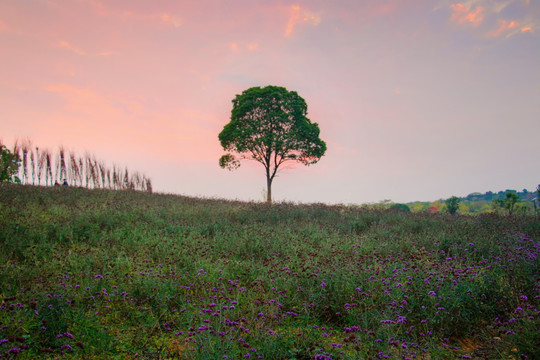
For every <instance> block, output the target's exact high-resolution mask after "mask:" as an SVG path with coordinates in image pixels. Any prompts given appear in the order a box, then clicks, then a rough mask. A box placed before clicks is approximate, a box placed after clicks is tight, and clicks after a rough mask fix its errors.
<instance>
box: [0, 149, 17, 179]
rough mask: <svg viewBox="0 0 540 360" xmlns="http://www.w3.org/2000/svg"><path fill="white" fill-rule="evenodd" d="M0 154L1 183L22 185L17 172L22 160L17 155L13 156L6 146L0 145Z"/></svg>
mask: <svg viewBox="0 0 540 360" xmlns="http://www.w3.org/2000/svg"><path fill="white" fill-rule="evenodd" d="M0 152H1V157H0V183H10V182H15V183H20V182H21V180H20V179H19V178H18V177H17V172H18V171H19V162H20V161H21V159H19V157H18V156H17V155H16V154H12V153H11V152H10V151H9V150H8V149H7V148H6V147H5V146H4V145H0Z"/></svg>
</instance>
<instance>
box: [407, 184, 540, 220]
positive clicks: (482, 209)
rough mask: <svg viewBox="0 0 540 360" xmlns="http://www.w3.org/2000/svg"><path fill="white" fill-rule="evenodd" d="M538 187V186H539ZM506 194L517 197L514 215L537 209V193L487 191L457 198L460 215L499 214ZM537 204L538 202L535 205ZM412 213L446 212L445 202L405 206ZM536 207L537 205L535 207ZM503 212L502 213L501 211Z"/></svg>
mask: <svg viewBox="0 0 540 360" xmlns="http://www.w3.org/2000/svg"><path fill="white" fill-rule="evenodd" d="M539 186H540V185H539ZM507 193H512V194H516V195H517V196H518V199H517V203H516V205H515V214H530V213H533V212H534V211H535V210H536V209H537V208H535V207H534V204H533V199H535V198H538V193H537V191H529V190H527V189H523V190H522V191H518V190H512V189H507V190H504V191H498V192H493V191H487V192H485V193H480V192H474V193H471V194H469V195H467V196H463V197H458V199H459V209H458V213H460V214H480V213H493V212H495V213H500V212H501V211H502V210H501V208H500V206H498V204H499V202H500V201H504V200H505V199H506V198H507V196H506V194H507ZM536 204H538V200H537V203H536ZM406 205H407V206H408V207H409V208H410V210H411V211H413V212H422V211H429V212H432V213H433V212H446V211H447V207H446V200H443V199H441V200H437V201H433V202H421V201H415V202H411V203H407V204H406ZM537 206H538V205H537ZM502 212H504V211H502Z"/></svg>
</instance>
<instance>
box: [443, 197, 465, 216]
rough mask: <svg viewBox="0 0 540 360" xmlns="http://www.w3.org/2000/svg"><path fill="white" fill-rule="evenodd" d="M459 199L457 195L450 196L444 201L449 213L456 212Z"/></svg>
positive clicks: (453, 213)
mask: <svg viewBox="0 0 540 360" xmlns="http://www.w3.org/2000/svg"><path fill="white" fill-rule="evenodd" d="M460 201H461V200H460V198H458V197H457V196H452V197H451V198H449V199H447V200H446V201H445V202H444V203H445V204H446V209H447V210H448V213H449V214H450V215H455V214H456V212H457V211H458V209H459V203H460Z"/></svg>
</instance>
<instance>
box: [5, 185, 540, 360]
mask: <svg viewBox="0 0 540 360" xmlns="http://www.w3.org/2000/svg"><path fill="white" fill-rule="evenodd" d="M0 245H1V249H2V251H1V252H0V300H1V303H0V358H6V359H8V358H17V359H31V358H40V357H41V358H57V357H60V358H87V359H98V358H107V359H111V358H118V359H129V358H144V359H152V358H155V359H157V358H163V359H165V358H184V359H195V358H196V359H242V358H253V359H383V358H384V359H387V358H390V359H394V358H419V359H448V358H461V357H463V358H469V359H470V358H475V359H476V358H478V359H484V358H489V359H500V358H511V359H520V358H529V359H534V358H540V350H539V349H540V344H539V332H538V331H539V328H540V326H539V325H540V320H539V319H540V314H539V312H538V308H539V305H540V275H539V274H540V272H539V265H540V264H539V252H540V224H539V222H538V219H537V218H534V217H532V216H520V217H502V216H497V215H494V214H488V215H479V216H476V217H450V216H448V215H445V214H426V213H400V212H392V211H383V210H373V209H371V210H370V209H363V208H354V207H341V206H325V205H302V206H295V205H287V204H276V205H273V206H268V205H265V204H252V203H242V202H227V201H218V200H205V199H193V198H187V197H181V196H173V195H159V194H148V193H139V192H130V191H110V190H85V189H77V188H39V187H31V186H20V185H19V186H16V185H10V186H8V185H2V186H0Z"/></svg>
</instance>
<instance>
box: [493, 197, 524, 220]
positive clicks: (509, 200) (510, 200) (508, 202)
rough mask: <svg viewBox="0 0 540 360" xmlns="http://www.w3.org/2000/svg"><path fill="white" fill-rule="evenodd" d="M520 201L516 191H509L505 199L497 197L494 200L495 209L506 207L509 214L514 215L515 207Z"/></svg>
mask: <svg viewBox="0 0 540 360" xmlns="http://www.w3.org/2000/svg"><path fill="white" fill-rule="evenodd" d="M518 201H519V195H518V194H516V193H515V192H507V193H506V198H505V199H497V200H493V202H492V203H493V206H494V208H495V209H497V208H500V209H506V210H507V211H508V215H512V214H513V213H514V208H515V206H516V203H517V202H518Z"/></svg>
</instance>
